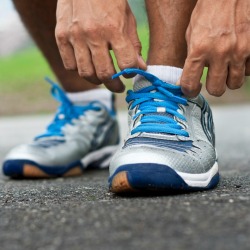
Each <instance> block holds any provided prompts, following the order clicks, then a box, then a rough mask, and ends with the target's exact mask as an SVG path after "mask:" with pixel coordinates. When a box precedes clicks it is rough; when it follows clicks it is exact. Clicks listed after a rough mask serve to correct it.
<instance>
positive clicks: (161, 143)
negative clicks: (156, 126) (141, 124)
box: [123, 137, 194, 152]
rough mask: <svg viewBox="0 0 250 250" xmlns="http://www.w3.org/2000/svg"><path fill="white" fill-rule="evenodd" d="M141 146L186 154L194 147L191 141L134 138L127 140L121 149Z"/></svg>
mask: <svg viewBox="0 0 250 250" xmlns="http://www.w3.org/2000/svg"><path fill="white" fill-rule="evenodd" d="M141 145H151V146H155V147H159V148H170V149H174V150H177V151H180V152H186V151H187V150H191V149H192V147H194V146H193V141H171V140H163V139H156V138H149V137H135V138H131V139H128V140H127V141H126V143H125V145H124V146H123V148H126V147H129V146H141Z"/></svg>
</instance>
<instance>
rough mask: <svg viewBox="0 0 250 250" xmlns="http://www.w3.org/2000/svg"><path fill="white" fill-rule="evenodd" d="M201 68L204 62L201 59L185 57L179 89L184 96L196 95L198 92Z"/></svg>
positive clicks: (200, 86)
mask: <svg viewBox="0 0 250 250" xmlns="http://www.w3.org/2000/svg"><path fill="white" fill-rule="evenodd" d="M203 68H204V63H202V62H201V61H196V60H191V59H189V58H187V59H186V62H185V65H184V68H183V73H182V76H181V80H180V85H181V89H182V92H183V93H184V95H185V96H187V97H196V96H197V95H198V94H199V93H200V91H201V88H202V85H201V83H200V80H201V77H202V74H203Z"/></svg>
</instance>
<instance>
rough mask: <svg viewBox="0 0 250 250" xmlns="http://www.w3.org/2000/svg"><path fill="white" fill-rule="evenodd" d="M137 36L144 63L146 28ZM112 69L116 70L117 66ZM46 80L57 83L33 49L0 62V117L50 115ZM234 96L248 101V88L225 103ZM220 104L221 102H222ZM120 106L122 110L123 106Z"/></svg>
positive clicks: (50, 109) (42, 58) (144, 26)
mask: <svg viewBox="0 0 250 250" xmlns="http://www.w3.org/2000/svg"><path fill="white" fill-rule="evenodd" d="M138 34H139V37H140V40H141V42H142V47H143V50H142V56H143V58H144V59H145V60H146V58H147V51H148V47H149V41H148V27H147V25H144V24H143V25H140V26H139V27H138ZM111 54H112V53H111ZM115 65H116V68H117V69H118V67H117V63H116V62H115ZM206 72H207V69H205V70H204V75H203V77H202V80H203V81H204V80H205V77H206ZM45 76H49V77H50V78H52V79H54V80H56V79H55V76H54V74H53V72H52V71H51V69H50V67H49V66H48V64H47V62H46V60H45V59H44V57H43V55H42V54H41V52H40V51H39V50H38V49H37V48H36V47H35V46H33V47H30V48H28V49H26V50H23V51H20V52H18V53H16V54H14V55H11V56H8V57H5V58H0V114H1V115H2V114H4V115H9V114H20V113H37V112H48V111H52V110H53V109H54V108H55V103H54V101H52V99H51V97H50V95H49V88H50V86H49V84H46V83H45V81H44V77H45ZM248 82H249V80H248ZM125 84H126V86H127V89H129V88H131V87H132V83H131V80H127V79H126V80H125ZM229 92H230V91H229ZM235 95H237V98H236V99H237V100H238V101H245V100H249V99H250V98H248V97H249V96H250V84H246V86H245V87H244V88H242V90H241V91H234V92H233V93H232V94H229V97H228V99H229V100H231V99H232V98H233V97H234V96H235ZM246 96H247V98H246ZM123 97H124V96H123ZM220 100H221V99H220ZM220 100H219V101H220ZM212 101H213V102H217V99H213V98H212ZM222 102H224V101H223V98H222ZM7 104H8V105H7ZM122 105H123V106H124V103H122V104H121V106H122Z"/></svg>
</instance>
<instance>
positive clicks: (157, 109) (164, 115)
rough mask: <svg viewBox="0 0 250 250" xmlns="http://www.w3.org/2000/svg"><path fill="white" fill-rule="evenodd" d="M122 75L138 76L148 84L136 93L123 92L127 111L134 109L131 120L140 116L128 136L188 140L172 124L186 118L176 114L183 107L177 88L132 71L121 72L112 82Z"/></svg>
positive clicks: (184, 103) (181, 131)
mask: <svg viewBox="0 0 250 250" xmlns="http://www.w3.org/2000/svg"><path fill="white" fill-rule="evenodd" d="M123 74H139V75H141V76H143V77H144V78H145V79H146V80H148V81H149V82H150V83H151V84H152V85H151V86H147V87H145V88H142V89H140V90H138V91H132V90H129V91H128V92H127V98H126V101H127V103H130V104H131V106H130V108H131V109H133V108H135V107H138V110H137V112H136V114H135V115H134V116H133V117H132V118H133V119H134V120H135V119H137V118H138V117H139V116H141V118H140V122H139V123H138V125H137V126H136V127H135V128H134V129H133V130H132V131H131V134H135V133H139V132H148V133H166V134H173V135H180V136H185V137H188V136H189V134H188V132H187V131H186V130H185V129H184V128H183V127H182V126H181V125H180V124H179V123H178V121H176V118H179V119H181V120H183V121H186V118H185V117H184V116H183V115H182V114H180V113H179V112H178V110H179V105H180V104H182V105H187V100H186V99H185V98H184V97H183V94H182V92H181V87H180V86H176V85H171V84H169V83H166V82H163V81H162V80H160V79H159V78H157V77H156V76H154V75H152V74H150V73H147V72H145V71H143V70H140V69H133V68H131V69H125V70H123V71H121V72H119V73H118V74H116V75H114V76H113V78H116V77H119V76H120V75H123Z"/></svg>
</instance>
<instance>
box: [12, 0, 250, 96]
mask: <svg viewBox="0 0 250 250" xmlns="http://www.w3.org/2000/svg"><path fill="white" fill-rule="evenodd" d="M14 3H15V6H16V8H17V10H18V11H19V13H20V15H21V18H22V20H23V22H24V23H25V25H26V27H27V28H28V30H29V32H30V33H31V35H32V37H33V38H34V40H35V41H36V43H37V44H38V46H39V47H40V49H41V50H42V52H43V54H44V55H45V57H46V59H47V60H48V62H49V63H50V65H51V67H52V69H53V71H54V72H55V74H56V76H57V77H58V79H59V81H60V82H61V83H62V85H63V87H64V89H65V90H66V91H68V92H78V91H84V90H88V89H93V88H95V87H96V85H93V84H91V83H90V82H93V83H95V84H100V83H102V82H104V83H105V85H106V86H107V87H108V88H109V89H110V90H112V91H114V92H122V91H123V90H124V86H123V84H122V82H121V81H120V80H119V79H116V80H111V76H112V75H113V74H114V73H115V69H114V65H113V62H112V59H111V57H110V55H109V49H113V50H114V52H115V56H116V58H117V61H118V65H119V67H120V69H124V68H127V67H136V68H142V69H146V65H145V63H144V62H143V60H142V59H141V57H140V56H139V55H140V51H141V44H140V41H139V39H138V35H137V31H136V22H135V19H134V16H133V14H132V12H131V10H130V8H129V6H128V3H127V1H126V0H116V1H113V0H106V1H103V0H85V1H82V0H58V1H56V0H45V1H38V0H33V1H31V0H23V1H17V0H15V1H14ZM56 3H57V4H58V5H57V11H56ZM146 5H147V10H148V16H149V26H150V50H149V57H148V64H151V65H170V66H176V67H184V71H183V75H182V77H181V80H180V84H181V86H182V90H183V92H184V93H185V95H186V96H188V97H194V96H196V95H198V93H199V92H200V89H201V84H200V78H201V74H202V70H203V68H204V66H208V68H209V71H208V77H207V84H206V86H207V90H208V92H209V93H210V94H211V95H215V96H220V95H222V94H223V93H224V92H225V90H226V88H227V87H228V88H230V89H236V88H239V87H241V86H242V84H243V82H244V77H245V75H250V62H249V56H250V55H249V54H250V43H249V39H250V32H249V30H250V29H249V27H250V14H249V13H250V11H249V9H250V1H249V0H220V1H217V0H198V1H197V4H196V0H188V1H187V0H155V1H154V0H146ZM221 10H223V11H221ZM192 11H193V13H192ZM55 12H56V17H57V25H56V19H55ZM191 13H192V15H191ZM190 16H191V20H190ZM55 26H56V40H55V38H54V30H55ZM114 31H115V32H114ZM185 33H186V42H185ZM56 42H57V45H58V47H59V50H60V54H61V57H62V59H63V64H62V61H61V59H60V54H59V53H58V50H57V45H56ZM185 59H186V60H185ZM64 66H65V68H66V69H67V70H77V71H78V74H79V75H80V76H81V78H80V77H79V76H78V75H77V73H76V72H75V71H66V70H65V69H64Z"/></svg>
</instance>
